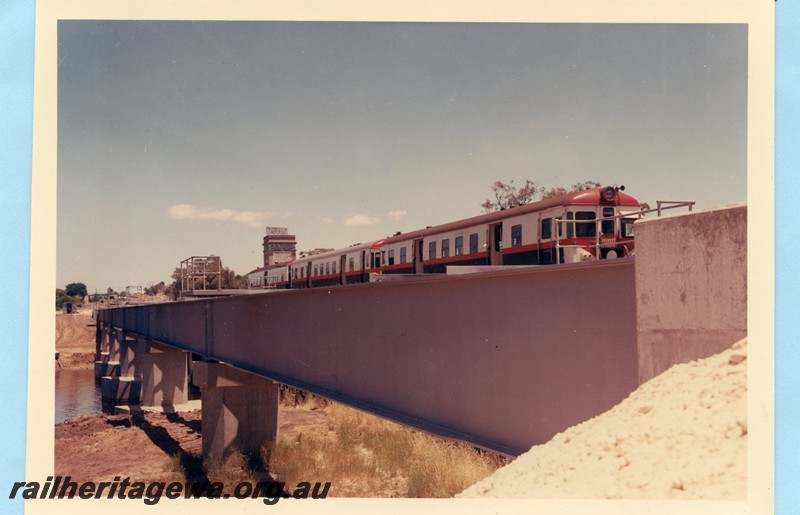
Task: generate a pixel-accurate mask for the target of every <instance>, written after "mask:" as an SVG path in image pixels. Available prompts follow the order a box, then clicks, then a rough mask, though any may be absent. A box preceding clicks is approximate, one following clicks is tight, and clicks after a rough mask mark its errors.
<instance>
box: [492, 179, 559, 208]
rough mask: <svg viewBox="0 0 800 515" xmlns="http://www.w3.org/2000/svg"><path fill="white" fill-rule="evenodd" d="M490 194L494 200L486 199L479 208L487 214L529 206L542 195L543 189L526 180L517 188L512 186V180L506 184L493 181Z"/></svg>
mask: <svg viewBox="0 0 800 515" xmlns="http://www.w3.org/2000/svg"><path fill="white" fill-rule="evenodd" d="M492 192H493V193H494V200H491V199H486V201H485V202H484V203H483V204H481V207H482V208H483V210H484V211H485V212H487V213H491V212H492V211H502V210H504V209H511V208H514V207H517V206H523V205H525V204H529V203H531V202H533V201H535V200H536V199H537V197H540V196H541V195H542V194H543V193H544V188H543V187H541V186H537V185H536V183H535V182H533V181H532V180H530V179H526V180H525V184H524V185H523V186H521V187H519V188H517V187H516V186H515V185H514V181H513V180H512V181H511V182H509V183H508V184H506V183H504V182H503V181H495V182H494V184H492Z"/></svg>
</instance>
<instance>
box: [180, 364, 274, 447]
mask: <svg viewBox="0 0 800 515" xmlns="http://www.w3.org/2000/svg"><path fill="white" fill-rule="evenodd" d="M192 382H193V383H194V384H195V385H197V386H199V387H200V388H201V389H202V397H201V398H202V422H201V424H202V426H201V427H202V433H203V454H204V455H206V456H210V457H212V458H218V459H221V458H223V457H224V456H225V455H226V454H227V453H228V452H229V451H231V450H233V449H238V450H243V451H251V450H258V449H260V447H261V445H263V444H264V443H267V442H274V441H275V440H276V439H277V437H278V400H279V388H278V385H277V384H276V383H274V382H272V381H270V380H268V379H264V378H263V377H260V376H257V375H255V374H251V373H249V372H245V371H243V370H240V369H237V368H235V367H232V366H230V365H226V364H224V363H209V362H205V361H201V362H197V363H195V364H194V367H193V369H192Z"/></svg>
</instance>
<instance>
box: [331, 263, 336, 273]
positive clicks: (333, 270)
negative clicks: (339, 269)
mask: <svg viewBox="0 0 800 515" xmlns="http://www.w3.org/2000/svg"><path fill="white" fill-rule="evenodd" d="M331 272H332V273H334V274H335V273H336V261H334V262H333V263H331Z"/></svg>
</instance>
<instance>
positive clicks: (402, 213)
mask: <svg viewBox="0 0 800 515" xmlns="http://www.w3.org/2000/svg"><path fill="white" fill-rule="evenodd" d="M386 214H387V215H388V216H389V218H391V219H392V220H400V219H401V218H405V217H407V216H408V211H406V210H405V209H400V210H397V211H389V212H388V213H386Z"/></svg>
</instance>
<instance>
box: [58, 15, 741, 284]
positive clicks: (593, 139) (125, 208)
mask: <svg viewBox="0 0 800 515" xmlns="http://www.w3.org/2000/svg"><path fill="white" fill-rule="evenodd" d="M57 167H58V206H57V218H58V222H57V223H58V226H57V232H58V242H57V264H56V266H57V271H56V275H57V283H58V284H57V286H58V287H63V286H64V285H66V284H67V283H70V282H83V283H85V284H86V285H87V286H88V287H89V290H90V291H91V292H93V291H95V290H97V291H105V289H106V288H107V287H112V288H114V289H115V290H120V289H123V288H125V286H128V285H134V286H135V285H143V286H147V285H149V284H151V283H157V282H158V281H162V280H163V281H166V282H167V283H169V282H170V275H171V274H172V271H173V270H174V269H175V268H176V267H178V266H179V263H180V261H181V260H183V259H185V258H187V257H190V256H194V255H210V254H214V255H218V256H220V257H221V258H222V263H223V265H224V266H228V267H230V268H232V269H233V270H235V271H236V272H237V273H239V274H244V273H246V272H248V271H249V270H252V269H254V268H257V267H258V266H260V265H261V264H262V260H263V258H262V254H261V251H262V248H261V241H262V238H263V236H264V233H265V231H264V227H265V226H278V227H287V228H288V229H289V232H290V234H294V235H295V236H296V237H297V242H298V249H299V250H308V249H313V248H317V247H333V248H339V247H343V246H347V245H350V244H353V243H358V242H365V241H371V240H375V239H379V238H381V237H384V236H387V235H390V234H393V233H395V232H396V231H403V232H407V231H410V230H414V229H419V228H423V227H425V226H428V225H435V224H440V223H445V222H449V221H453V220H457V219H460V218H465V217H468V216H474V215H477V214H480V213H481V207H480V205H481V203H482V202H483V201H484V200H485V199H487V198H489V197H490V196H491V189H490V186H491V184H492V183H493V182H494V181H496V180H502V181H506V182H507V181H510V180H515V181H516V183H517V184H521V183H524V181H525V180H526V179H531V180H534V181H535V182H537V183H538V184H540V185H542V186H545V187H556V186H567V187H568V186H570V185H572V184H574V183H576V182H580V181H586V180H595V181H599V182H601V183H603V184H609V185H611V184H620V185H625V187H626V193H628V194H630V195H632V196H633V197H635V198H637V199H638V200H639V201H641V202H648V203H650V204H652V205H654V203H655V201H656V200H694V201H696V202H697V209H705V208H712V207H717V206H720V205H725V204H731V203H738V202H744V201H746V200H747V191H746V182H747V27H746V25H702V24H661V25H648V24H635V25H634V24H630V25H621V24H513V23H507V24H494V23H485V24H468V23H378V22H369V23H359V22H349V23H345V22H275V21H271V22H248V21H205V22H192V21H182V22H178V21H172V22H165V21H84V20H61V21H59V24H58V158H57Z"/></svg>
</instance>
